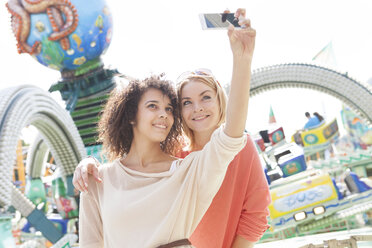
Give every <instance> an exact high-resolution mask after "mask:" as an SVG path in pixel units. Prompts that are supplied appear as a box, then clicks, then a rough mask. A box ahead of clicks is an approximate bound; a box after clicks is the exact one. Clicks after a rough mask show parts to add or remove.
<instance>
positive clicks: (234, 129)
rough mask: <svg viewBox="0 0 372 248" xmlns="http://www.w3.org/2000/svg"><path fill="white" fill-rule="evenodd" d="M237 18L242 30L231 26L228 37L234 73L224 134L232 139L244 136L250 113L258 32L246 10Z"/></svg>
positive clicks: (239, 12) (239, 11)
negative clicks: (252, 67) (252, 66)
mask: <svg viewBox="0 0 372 248" xmlns="http://www.w3.org/2000/svg"><path fill="white" fill-rule="evenodd" d="M235 16H236V17H237V18H239V19H240V20H241V21H240V24H241V25H243V24H244V25H245V27H244V28H242V29H236V28H234V26H232V25H230V27H229V30H228V36H229V40H230V47H231V51H232V54H233V73H232V79H231V87H230V93H229V99H228V104H227V114H226V126H225V129H224V132H225V133H226V134H227V135H228V136H230V137H240V136H242V135H243V132H244V128H245V122H246V119H247V112H248V100H249V90H250V81H251V63H252V56H253V51H254V45H255V38H256V31H255V30H254V29H253V28H251V24H250V21H249V20H248V19H245V9H238V11H237V12H236V14H235Z"/></svg>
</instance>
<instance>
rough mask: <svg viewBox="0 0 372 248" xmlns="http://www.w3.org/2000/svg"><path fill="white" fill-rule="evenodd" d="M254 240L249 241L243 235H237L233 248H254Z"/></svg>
mask: <svg viewBox="0 0 372 248" xmlns="http://www.w3.org/2000/svg"><path fill="white" fill-rule="evenodd" d="M253 246H254V242H251V241H248V240H246V239H244V238H243V237H241V236H239V235H236V236H235V239H234V242H233V244H232V246H231V248H252V247H253Z"/></svg>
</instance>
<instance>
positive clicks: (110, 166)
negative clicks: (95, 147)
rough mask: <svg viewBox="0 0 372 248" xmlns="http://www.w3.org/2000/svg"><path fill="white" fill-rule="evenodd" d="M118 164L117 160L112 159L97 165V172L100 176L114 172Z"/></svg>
mask: <svg viewBox="0 0 372 248" xmlns="http://www.w3.org/2000/svg"><path fill="white" fill-rule="evenodd" d="M119 165H120V162H119V160H118V159H117V160H114V161H112V162H109V163H104V164H102V165H100V166H99V167H98V173H99V175H100V176H101V177H103V176H105V175H107V174H108V173H115V170H116V168H118V167H119Z"/></svg>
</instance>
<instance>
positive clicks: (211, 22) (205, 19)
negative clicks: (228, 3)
mask: <svg viewBox="0 0 372 248" xmlns="http://www.w3.org/2000/svg"><path fill="white" fill-rule="evenodd" d="M199 19H200V23H201V25H202V28H203V30H210V29H227V28H228V27H229V25H230V24H232V25H234V27H238V28H240V25H239V19H238V18H235V16H234V13H209V14H199Z"/></svg>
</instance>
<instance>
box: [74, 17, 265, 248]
mask: <svg viewBox="0 0 372 248" xmlns="http://www.w3.org/2000/svg"><path fill="white" fill-rule="evenodd" d="M237 14H238V15H239V14H243V15H244V13H239V11H238V13H237ZM245 23H246V25H247V26H248V28H249V21H246V22H245ZM244 33H245V34H244ZM244 36H245V38H247V40H245V41H244ZM229 37H230V42H231V48H232V51H233V55H234V72H233V79H232V82H234V81H235V80H237V81H240V80H242V81H245V80H249V77H246V76H244V74H241V72H240V70H243V68H246V70H247V71H250V61H251V55H252V53H251V52H253V47H252V46H251V45H252V43H251V42H252V38H253V45H254V31H251V30H250V31H249V32H244V31H243V32H241V33H237V32H236V30H234V29H233V28H230V30H229ZM242 38H243V39H242ZM239 40H241V41H242V44H244V42H247V41H248V42H247V43H250V44H251V45H249V46H237V45H236V41H239ZM247 50H248V51H247ZM248 74H249V73H248ZM184 76H185V77H184V78H181V80H182V81H181V82H180V85H179V96H180V99H181V103H180V104H181V106H182V107H181V109H182V117H183V124H184V130H185V131H186V134H187V135H188V136H189V138H190V140H191V148H192V151H199V150H201V149H202V148H204V147H205V145H206V144H207V143H208V142H209V141H210V139H211V136H212V133H213V132H215V130H216V129H217V128H218V127H219V126H220V125H221V124H222V123H223V122H224V120H225V115H226V112H225V105H226V102H225V96H224V93H223V90H222V88H221V86H220V85H219V83H218V82H217V81H216V80H215V79H214V77H213V76H212V75H211V74H209V73H206V72H205V71H195V72H191V73H188V75H184ZM232 86H233V85H232ZM232 90H233V89H232ZM240 90H247V91H249V87H248V88H247V87H245V89H242V88H241V89H240ZM231 94H233V95H234V94H236V95H235V96H236V97H238V95H237V94H238V93H237V92H235V93H234V91H232V92H231ZM230 97H232V95H230ZM231 102H234V101H230V104H231ZM235 107H237V106H236V105H235ZM236 109H237V108H236ZM239 109H240V111H243V112H244V105H243V110H242V109H241V108H239ZM232 110H233V109H231V108H228V111H227V116H228V118H227V123H226V125H228V123H229V117H231V116H234V113H231V111H232ZM245 110H246V109H245ZM240 111H239V113H242V112H240ZM235 114H236V113H235ZM236 120H237V119H236ZM237 121H239V120H237ZM230 125H231V123H230ZM240 128H243V129H244V126H240ZM212 141H213V138H212ZM204 149H205V148H204ZM256 155H257V153H256V151H255V150H254V146H253V143H252V141H251V140H248V143H247V145H246V147H245V148H244V149H243V151H242V152H241V153H240V154H239V155H238V156H237V157H236V158H235V160H234V161H235V164H237V165H234V162H233V163H231V164H230V167H229V169H228V172H227V176H226V178H225V180H224V182H223V185H222V187H221V189H220V191H219V192H218V194H217V196H216V198H215V199H214V201H213V203H212V205H211V207H210V208H209V210H208V212H207V214H206V215H205V216H204V218H203V220H202V222H201V223H200V225H199V226H198V228H197V230H196V231H195V232H194V234H193V235H192V236H191V242H192V243H193V245H195V246H196V247H231V245H233V246H234V247H251V246H253V242H254V241H256V239H257V237H258V238H259V237H260V236H261V235H262V233H263V231H264V230H265V229H266V227H267V222H266V215H267V211H266V206H267V203H268V202H269V197H267V192H268V190H267V184H262V180H260V179H261V178H263V176H262V170H260V169H261V168H260V166H259V162H258V157H257V156H256ZM186 160H187V158H186ZM244 161H246V162H247V164H246V166H242V165H243V164H244V163H245V162H244ZM208 163H212V164H209V166H211V165H212V167H216V166H217V165H215V164H213V163H214V162H213V161H212V160H210V161H208ZM92 164H94V163H92V161H89V160H88V159H87V160H85V161H83V162H82V163H81V164H80V166H79V167H78V169H77V170H76V174H75V178H74V183H75V186H76V187H77V188H78V189H80V190H83V191H86V190H87V189H86V187H85V182H86V181H85V180H84V179H85V177H86V170H91V171H90V172H91V173H92V174H93V175H94V178H96V180H97V181H98V182H100V181H101V179H100V176H99V175H98V173H97V171H96V170H95V168H96V167H94V166H93V167H92V166H91V165H92ZM203 166H204V165H203ZM206 167H208V166H206ZM230 168H232V169H230ZM237 168H238V169H237ZM229 175H230V176H229ZM251 175H253V176H255V177H256V179H259V180H250V176H251ZM236 177H240V179H239V180H237V179H236ZM83 178H84V179H83ZM242 179H243V180H242ZM245 182H248V183H245ZM242 183H243V184H242ZM211 184H213V183H212V182H211ZM231 184H232V185H233V187H229V185H231ZM224 185H227V186H224ZM89 187H90V188H91V186H89ZM238 188H244V189H246V190H241V191H239V192H238V193H234V192H235V191H236V189H238ZM203 190H207V191H208V187H206V188H203ZM252 191H257V192H256V193H257V195H258V196H259V197H257V196H256V197H255V194H252ZM231 192H232V195H231ZM247 192H249V194H247ZM228 195H230V196H228ZM247 197H248V198H247ZM260 198H261V200H262V199H264V201H263V203H262V204H259V205H260V207H256V208H254V207H253V205H257V203H254V204H252V203H253V202H255V201H256V200H260ZM219 199H220V200H219ZM203 201H204V200H203ZM261 202H262V201H261ZM197 205H203V204H202V203H201V202H198V203H197ZM223 205H224V206H228V207H225V208H223V209H222V211H221V206H223ZM247 211H255V214H252V213H248V214H244V212H247ZM216 214H217V216H216ZM229 214H230V215H231V214H232V215H233V217H231V216H230V217H228V216H229ZM211 217H212V218H211ZM213 217H217V218H213ZM254 217H256V218H254ZM189 218H192V216H189ZM215 220H217V221H215ZM251 221H252V223H250V222H251ZM257 221H258V223H255V222H257ZM213 222H215V224H217V228H216V225H212V223H213ZM218 226H219V227H218ZM247 226H248V228H247ZM216 237H217V238H216ZM187 238H188V237H187ZM169 247H171V246H169Z"/></svg>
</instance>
